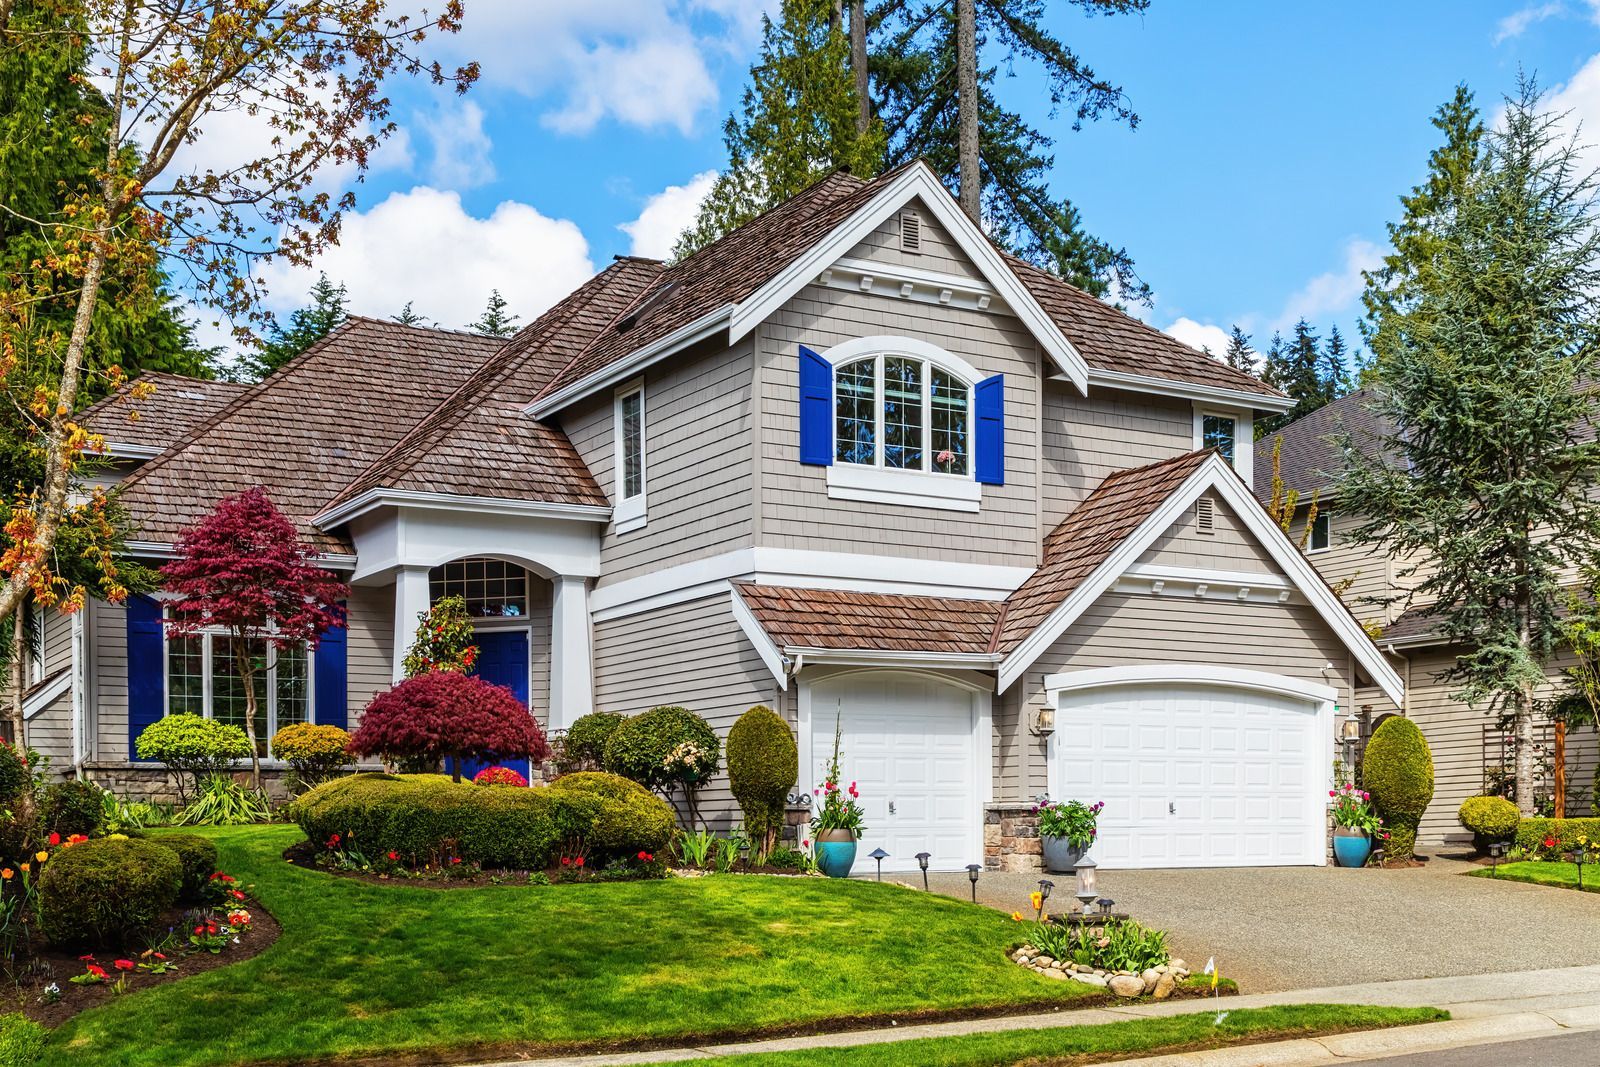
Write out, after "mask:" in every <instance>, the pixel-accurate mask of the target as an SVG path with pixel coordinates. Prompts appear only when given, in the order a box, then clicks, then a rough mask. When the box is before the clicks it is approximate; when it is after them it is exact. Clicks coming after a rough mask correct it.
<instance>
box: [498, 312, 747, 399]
mask: <svg viewBox="0 0 1600 1067" xmlns="http://www.w3.org/2000/svg"><path fill="white" fill-rule="evenodd" d="M647 299H648V298H647ZM733 312H734V305H733V304H724V305H723V306H722V307H719V308H717V309H716V310H714V311H710V312H707V313H706V314H704V315H702V316H700V317H699V318H698V319H695V320H694V321H693V322H691V323H688V324H687V325H684V326H680V327H678V328H677V329H676V330H673V331H672V332H671V333H669V334H667V335H666V336H665V337H662V338H660V339H659V340H656V341H652V342H651V343H650V344H647V345H645V346H644V347H643V348H638V349H635V350H634V351H632V352H630V353H628V354H627V355H626V356H624V357H622V358H621V359H619V360H617V361H616V362H615V363H610V364H607V365H606V366H604V367H602V368H600V369H599V370H597V371H595V372H594V373H593V374H590V375H587V376H586V377H583V378H579V379H578V380H577V381H575V382H573V383H572V384H571V385H568V386H566V387H565V388H562V389H557V390H556V391H555V392H553V393H551V394H550V395H549V396H545V397H539V398H538V399H536V400H534V401H533V402H532V403H530V404H528V405H527V406H526V407H524V408H523V409H522V413H523V414H524V415H531V416H533V417H534V418H536V419H542V418H544V417H545V416H546V415H549V414H552V413H553V412H556V411H560V410H561V409H562V408H564V407H566V406H567V405H568V404H570V403H572V402H573V401H574V400H581V399H583V398H584V397H586V396H588V395H589V394H590V393H593V392H597V391H598V390H601V389H606V388H610V387H611V386H615V385H617V384H618V383H620V382H623V381H626V380H627V379H629V378H632V377H634V376H636V375H637V374H638V373H639V372H640V371H641V370H643V369H644V368H646V367H648V366H650V365H651V364H653V363H659V362H661V361H662V360H663V359H666V358H667V357H668V356H670V355H672V354H673V353H674V352H676V351H678V350H679V349H681V348H687V347H688V346H689V345H692V344H694V343H695V342H696V341H702V340H704V339H705V338H707V337H709V336H711V335H712V334H714V333H716V332H717V331H718V330H720V329H722V327H723V326H725V325H726V324H727V323H728V319H729V317H730V316H731V315H732V314H733Z"/></svg>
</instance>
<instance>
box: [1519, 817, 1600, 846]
mask: <svg viewBox="0 0 1600 1067" xmlns="http://www.w3.org/2000/svg"><path fill="white" fill-rule="evenodd" d="M1580 835H1581V836H1583V837H1586V838H1588V839H1589V842H1590V844H1591V846H1592V845H1593V843H1594V842H1596V841H1600V819H1523V820H1522V821H1521V822H1520V823H1518V824H1517V847H1518V848H1520V849H1522V850H1523V851H1524V852H1528V853H1534V852H1549V851H1552V850H1551V849H1547V848H1545V846H1544V843H1545V842H1546V841H1550V840H1553V841H1555V843H1556V844H1555V848H1554V850H1553V851H1556V852H1571V851H1573V850H1575V849H1577V848H1578V847H1579V845H1578V838H1579V836H1580Z"/></svg>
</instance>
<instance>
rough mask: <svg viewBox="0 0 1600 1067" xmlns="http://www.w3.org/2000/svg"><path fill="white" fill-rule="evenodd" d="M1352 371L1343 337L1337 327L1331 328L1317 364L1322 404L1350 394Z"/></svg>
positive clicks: (1348, 352) (1347, 348)
mask: <svg viewBox="0 0 1600 1067" xmlns="http://www.w3.org/2000/svg"><path fill="white" fill-rule="evenodd" d="M1352 370H1353V366H1352V362H1351V356H1350V351H1349V347H1348V346H1347V345H1346V344H1345V341H1344V335H1343V334H1341V333H1340V332H1339V327H1337V326H1333V327H1331V328H1330V329H1329V330H1328V343H1327V345H1326V346H1325V347H1324V348H1323V349H1322V358H1321V359H1320V360H1319V362H1318V372H1317V377H1318V378H1319V379H1321V385H1322V403H1323V404H1331V403H1333V402H1334V401H1335V400H1337V399H1339V398H1340V397H1341V396H1344V395H1345V394H1346V393H1348V392H1350V389H1351V382H1352V379H1353V375H1352V373H1351V372H1352ZM1318 406H1319V407H1320V406H1321V405H1318Z"/></svg>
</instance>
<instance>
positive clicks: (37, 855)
mask: <svg viewBox="0 0 1600 1067" xmlns="http://www.w3.org/2000/svg"><path fill="white" fill-rule="evenodd" d="M33 858H34V859H36V860H38V861H39V862H40V863H43V862H44V861H45V860H47V859H49V858H50V853H48V852H44V851H39V852H35V853H34V854H33Z"/></svg>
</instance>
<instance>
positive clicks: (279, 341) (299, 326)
mask: <svg viewBox="0 0 1600 1067" xmlns="http://www.w3.org/2000/svg"><path fill="white" fill-rule="evenodd" d="M310 297H311V303H310V304H308V305H307V306H305V307H303V308H298V309H296V310H295V312H294V313H293V314H291V315H290V316H289V324H288V325H287V326H285V325H284V324H283V323H274V324H273V327H272V332H271V333H270V334H269V335H268V337H267V338H266V339H265V340H263V341H262V342H261V345H260V347H259V348H258V349H257V350H256V351H255V352H252V353H248V354H246V355H245V356H244V358H243V359H242V361H241V362H242V363H243V364H244V368H245V370H246V371H247V372H248V373H249V374H250V375H251V376H252V377H254V378H255V379H257V380H260V379H262V378H265V377H266V376H267V375H269V374H271V373H273V372H274V371H276V370H277V369H278V368H279V367H281V366H283V365H284V364H285V363H287V362H289V361H290V360H291V359H293V358H294V357H296V356H298V355H299V354H300V353H302V352H304V351H305V350H306V349H308V348H310V347H311V346H312V345H314V344H316V343H317V342H318V341H320V340H322V339H323V338H324V337H326V336H328V334H330V333H332V332H333V331H334V330H335V329H336V328H337V327H338V326H339V324H340V323H342V322H344V320H345V319H346V318H348V317H349V315H350V313H349V311H347V310H346V306H347V305H348V304H349V303H350V296H349V294H348V293H346V292H345V288H344V286H343V285H335V284H333V283H332V282H330V281H329V280H328V276H327V275H326V274H318V275H317V283H316V284H315V285H313V286H312V287H311V293H310Z"/></svg>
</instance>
